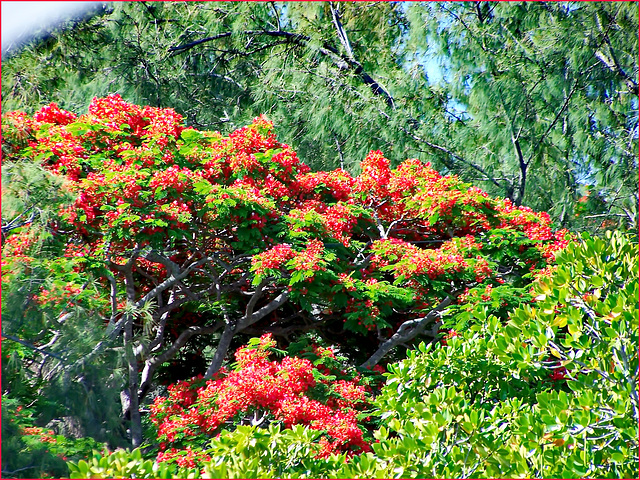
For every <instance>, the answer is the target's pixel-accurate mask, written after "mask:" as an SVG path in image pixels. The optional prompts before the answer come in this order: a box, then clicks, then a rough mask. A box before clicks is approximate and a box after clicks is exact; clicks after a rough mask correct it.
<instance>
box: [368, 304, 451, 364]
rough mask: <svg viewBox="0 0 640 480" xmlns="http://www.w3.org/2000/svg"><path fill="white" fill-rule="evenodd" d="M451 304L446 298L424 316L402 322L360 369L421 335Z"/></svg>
mask: <svg viewBox="0 0 640 480" xmlns="http://www.w3.org/2000/svg"><path fill="white" fill-rule="evenodd" d="M451 302H452V299H451V297H450V296H447V297H445V298H444V300H442V301H441V302H440V303H439V304H438V305H437V306H436V307H435V308H434V309H433V310H431V311H430V312H429V313H428V314H427V315H426V316H424V317H422V318H416V319H414V320H407V321H406V322H404V323H403V324H402V325H400V328H398V331H397V332H396V333H394V334H393V335H392V336H391V338H389V339H388V340H387V341H386V342H384V343H383V344H382V345H380V347H379V348H378V350H376V351H375V353H374V354H373V355H371V356H370V357H369V359H368V360H367V361H366V362H364V363H363V364H362V365H361V367H363V368H371V367H373V366H374V365H376V364H377V363H378V362H379V361H380V360H382V358H383V357H384V356H385V355H386V354H387V353H389V351H390V350H391V349H392V348H393V347H396V346H398V345H400V344H401V343H404V342H408V341H409V340H412V339H414V338H415V337H416V336H418V335H419V334H420V333H422V331H423V330H424V328H425V327H426V325H427V324H428V323H429V322H432V321H434V320H435V319H436V318H438V317H439V316H440V314H441V312H442V310H444V309H445V308H446V307H447V306H448V305H449V304H450V303H451Z"/></svg>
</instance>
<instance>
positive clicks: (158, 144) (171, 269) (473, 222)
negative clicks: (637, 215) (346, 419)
mask: <svg viewBox="0 0 640 480" xmlns="http://www.w3.org/2000/svg"><path fill="white" fill-rule="evenodd" d="M3 122H4V123H3V133H4V135H3V142H4V143H3V151H4V152H5V162H6V163H5V164H6V165H16V164H21V163H25V162H27V163H28V162H31V163H36V164H41V165H42V166H44V168H45V169H47V170H48V171H50V172H54V173H55V174H56V175H59V176H61V177H62V178H63V179H64V183H63V188H64V189H65V191H67V192H68V193H69V195H70V196H71V197H72V198H74V200H73V202H72V203H71V204H67V205H64V206H61V207H60V208H58V210H57V212H55V214H52V217H51V218H49V219H48V220H47V223H46V224H45V226H44V228H45V230H46V233H47V235H45V237H47V238H44V239H43V236H38V232H37V230H38V229H37V228H36V225H35V224H33V223H31V224H30V223H27V224H25V225H22V226H20V227H18V225H19V222H17V223H16V224H15V225H14V227H15V228H13V229H9V230H8V231H7V239H6V240H5V242H4V247H3V248H4V250H3V252H4V258H3V261H4V263H3V282H5V283H3V288H5V287H6V290H7V292H8V293H10V294H11V293H15V295H22V297H21V298H25V300H24V304H23V308H22V310H21V311H18V312H17V314H16V318H11V319H8V321H6V322H4V323H3V336H5V338H7V339H14V341H21V342H23V343H22V344H23V345H24V342H27V344H28V345H31V346H32V347H33V348H34V349H35V351H36V352H37V353H38V354H43V355H44V354H48V355H49V354H51V353H53V354H54V355H57V356H58V357H59V360H60V361H61V362H62V363H64V362H65V361H66V362H67V363H68V360H69V359H68V358H67V359H66V360H65V355H66V352H68V350H67V346H65V345H63V344H61V343H60V342H59V340H60V338H61V337H60V334H59V333H56V332H59V331H60V330H62V329H64V328H65V325H66V324H68V323H71V322H70V319H72V318H75V319H78V318H82V319H83V321H84V322H85V323H87V324H89V325H93V326H97V327H99V326H100V325H102V326H103V334H102V338H99V340H96V341H95V343H94V344H93V346H92V348H91V351H89V352H87V353H86V354H85V355H83V356H81V357H80V358H76V359H75V360H74V363H78V362H80V363H83V364H85V363H91V362H92V360H93V359H94V358H98V356H99V355H102V354H103V353H104V352H106V351H113V350H112V349H113V348H116V347H114V346H117V345H121V347H117V348H122V350H120V351H121V358H123V359H125V360H126V369H127V372H128V385H127V388H125V389H124V391H123V395H122V402H123V407H124V409H125V411H126V414H127V417H130V419H131V438H132V443H133V445H134V446H138V445H140V443H141V442H142V428H141V417H140V415H141V414H140V402H142V401H143V400H144V399H145V397H146V395H147V394H148V393H149V391H150V390H151V389H152V388H153V387H154V385H155V383H154V382H155V380H156V374H157V373H159V372H160V371H165V372H166V371H167V370H170V365H169V366H167V363H170V362H174V363H178V364H179V365H181V367H182V371H181V372H180V373H179V374H178V375H177V377H178V378H176V375H174V377H173V378H172V379H173V380H176V379H179V378H185V377H188V376H192V375H195V374H197V373H202V374H204V375H205V377H206V378H211V377H212V376H213V375H214V374H215V373H216V372H218V371H219V369H220V368H221V367H222V366H223V364H224V362H225V359H226V358H227V354H228V352H229V351H230V348H231V347H232V346H233V345H238V344H239V343H238V342H242V339H244V338H246V336H255V335H257V334H263V333H272V334H273V335H274V336H275V337H276V338H278V339H280V341H281V342H283V344H284V345H286V344H288V343H289V342H291V341H292V340H294V339H297V338H299V337H300V335H302V334H304V333H305V332H306V333H310V332H311V333H313V334H314V335H316V336H318V337H319V338H320V339H322V340H323V341H324V342H325V343H326V344H329V345H335V346H336V348H338V350H339V351H341V352H342V353H344V354H345V355H347V356H348V357H349V358H350V362H351V363H352V364H353V365H360V366H362V367H368V368H370V367H373V366H374V365H376V364H378V363H379V362H380V361H381V360H383V359H392V358H397V357H394V355H396V356H397V355H398V354H400V353H401V352H402V349H405V348H407V347H408V346H410V345H411V344H412V342H414V340H415V339H417V338H420V337H422V338H425V337H426V338H431V339H433V338H436V337H437V336H438V330H439V329H440V326H441V322H440V318H441V317H442V316H443V315H444V314H445V312H454V311H457V310H456V309H455V308H453V305H454V304H456V302H464V301H466V299H467V298H468V297H469V296H472V297H473V296H474V295H484V296H489V297H490V298H492V300H493V301H495V302H496V303H495V308H494V307H491V306H489V308H490V309H491V308H492V309H493V310H494V311H498V310H499V308H500V307H501V306H504V304H506V303H508V302H510V301H513V296H514V291H516V290H514V289H522V288H523V287H525V286H526V285H527V283H528V282H529V281H530V277H531V273H532V271H534V270H535V269H539V268H542V267H544V266H545V265H546V264H547V262H548V261H549V260H552V259H553V258H554V255H555V252H556V251H557V250H558V249H560V248H562V247H563V246H564V245H566V243H567V241H568V237H567V232H566V231H559V232H555V233H554V232H553V231H552V229H551V228H550V223H551V222H550V218H549V216H548V215H547V214H546V213H535V212H533V211H532V210H531V209H529V208H527V207H516V206H515V205H514V204H513V203H512V202H511V201H510V200H504V199H495V198H492V197H490V196H489V195H487V194H486V193H484V192H483V191H481V190H480V189H478V188H475V187H472V186H471V185H469V184H466V183H464V182H462V181H461V180H460V179H458V178H457V177H455V176H441V175H440V174H438V172H436V171H435V170H434V169H433V168H432V167H431V166H430V165H429V164H428V163H423V162H420V161H418V160H407V161H405V162H403V163H402V164H400V165H399V166H398V167H397V168H395V169H391V168H390V162H389V160H388V159H386V158H385V157H384V156H383V154H382V153H381V152H379V151H373V152H371V153H370V154H369V155H367V157H366V158H365V159H364V161H363V162H362V165H361V172H362V173H361V174H360V175H358V176H356V177H353V176H351V175H350V174H349V173H347V172H346V171H344V170H341V169H337V170H334V171H330V172H311V171H310V170H309V168H308V167H307V166H306V165H305V164H303V163H301V162H300V161H299V159H298V158H297V156H296V153H295V151H294V150H293V149H292V148H291V147H289V146H288V145H286V144H283V143H280V142H279V141H278V140H277V139H276V137H275V134H274V132H273V128H272V127H273V126H272V124H271V123H270V122H269V121H268V120H267V119H266V118H264V117H259V118H256V119H255V120H254V122H253V123H252V124H251V125H249V126H247V127H244V128H241V129H239V130H237V131H235V132H233V133H232V134H230V135H229V136H228V137H225V136H222V135H221V134H219V133H217V132H200V131H197V130H195V129H193V128H185V127H184V125H183V119H182V117H181V116H180V115H179V114H177V113H176V112H175V111H173V110H171V109H160V108H156V107H139V106H136V105H133V104H130V103H127V102H125V101H124V100H123V99H122V98H121V97H120V96H118V95H110V96H108V97H106V98H96V99H94V100H93V101H92V103H91V104H90V106H89V109H88V113H86V114H84V115H80V116H76V115H75V114H74V113H71V112H68V111H65V110H62V109H60V108H58V107H57V106H56V105H55V104H51V105H48V106H45V107H43V108H42V109H41V110H39V111H38V112H37V113H36V114H35V115H34V116H33V117H31V116H29V115H26V114H24V113H20V112H12V113H9V114H7V115H5V116H4V117H3ZM38 248H39V250H37V249H38ZM36 271H37V272H38V274H37V276H31V273H32V272H36ZM12 285H13V287H12ZM15 285H20V286H21V287H20V288H17V287H15ZM12 288H13V290H12ZM523 295H525V296H524V298H528V297H527V296H526V295H527V294H526V293H523ZM12 298H15V297H12V295H8V298H7V300H6V301H7V302H11V301H12V300H11V299H12ZM483 298H484V297H483ZM4 301H5V298H4V296H3V302H4ZM450 306H451V307H452V308H451V310H448V308H449V307H450ZM33 311H37V312H38V311H42V312H46V315H47V316H48V318H49V319H50V322H51V323H50V325H53V326H54V327H55V328H51V329H50V330H47V329H46V328H45V329H43V331H42V332H41V334H40V336H39V337H37V338H33V339H29V338H21V336H20V335H21V332H24V331H25V330H21V329H22V328H23V325H24V322H23V321H22V318H24V315H25V314H26V313H28V312H33ZM44 346H46V348H45V347H44ZM167 367H169V368H167ZM61 368H62V367H61Z"/></svg>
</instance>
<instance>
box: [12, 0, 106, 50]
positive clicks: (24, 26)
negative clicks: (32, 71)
mask: <svg viewBox="0 0 640 480" xmlns="http://www.w3.org/2000/svg"><path fill="white" fill-rule="evenodd" d="M99 3H102V2H22V1H5V0H2V2H1V5H0V8H1V9H2V12H1V13H2V30H1V31H2V52H3V53H4V52H5V51H6V50H7V49H9V48H10V47H11V46H13V45H16V44H19V43H20V42H22V41H25V40H28V39H29V38H31V37H33V36H34V35H35V34H37V33H38V31H40V30H41V29H47V28H51V27H53V26H55V25H56V24H57V23H59V22H60V21H61V20H64V19H65V18H69V17H72V16H74V15H75V14H77V13H81V12H83V11H85V10H87V9H88V8H90V7H91V6H92V5H95V4H99Z"/></svg>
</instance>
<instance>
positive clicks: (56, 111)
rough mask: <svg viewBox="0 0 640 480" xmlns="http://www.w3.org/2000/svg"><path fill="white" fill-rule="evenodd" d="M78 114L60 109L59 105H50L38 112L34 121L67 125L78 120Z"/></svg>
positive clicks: (34, 116)
mask: <svg viewBox="0 0 640 480" xmlns="http://www.w3.org/2000/svg"><path fill="white" fill-rule="evenodd" d="M76 118H77V117H76V114H75V113H73V112H67V111H66V110H62V109H61V108H59V107H58V104H57V103H50V104H49V105H46V106H44V107H42V108H41V109H40V110H38V111H37V112H36V113H35V114H34V115H33V119H34V120H35V121H36V122H40V123H55V124H58V125H67V124H68V123H71V122H73V121H74V120H75V119H76Z"/></svg>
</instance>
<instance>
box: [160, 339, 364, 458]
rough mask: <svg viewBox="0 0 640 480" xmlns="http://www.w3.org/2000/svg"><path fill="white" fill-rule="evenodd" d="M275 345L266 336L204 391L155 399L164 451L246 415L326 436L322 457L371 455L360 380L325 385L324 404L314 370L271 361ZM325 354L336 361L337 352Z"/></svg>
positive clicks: (299, 361) (183, 387)
mask: <svg viewBox="0 0 640 480" xmlns="http://www.w3.org/2000/svg"><path fill="white" fill-rule="evenodd" d="M274 345H275V342H274V340H273V339H272V337H271V336H270V334H268V335H263V336H262V337H261V339H260V343H259V344H258V345H256V346H255V347H244V348H240V349H239V350H238V351H237V352H236V360H237V367H236V369H235V370H233V371H231V372H222V373H220V374H219V375H218V376H217V378H216V379H215V380H210V381H208V382H206V384H205V385H204V386H199V387H198V386H197V385H198V384H199V383H201V381H200V379H194V380H192V381H190V382H180V383H179V384H177V385H174V386H171V387H169V397H168V398H165V397H158V398H156V400H155V401H154V403H153V405H152V407H151V419H152V421H153V423H154V424H155V425H156V426H157V427H158V439H159V440H160V441H161V442H162V444H161V449H162V450H165V449H166V448H167V446H168V445H174V448H175V445H180V444H181V443H182V442H183V441H187V442H188V441H189V440H190V439H193V438H195V437H197V436H198V435H204V436H205V437H207V436H209V435H212V434H215V433H216V432H219V429H220V428H221V427H222V426H223V425H226V424H228V423H229V421H234V422H238V421H242V419H243V418H244V417H245V416H246V415H254V416H256V418H259V417H261V416H264V417H267V418H269V419H271V420H272V421H281V422H282V423H283V424H284V426H285V427H291V426H292V425H296V424H302V425H307V426H309V427H310V428H312V429H315V430H321V431H323V432H324V433H323V441H322V444H321V448H320V449H319V451H318V454H319V455H325V454H328V453H331V452H337V451H346V452H351V453H357V452H360V451H368V450H369V445H368V444H367V442H366V441H365V440H364V438H363V431H362V429H361V427H359V426H358V418H357V414H358V412H359V411H360V410H361V409H362V408H363V407H365V406H366V405H367V404H368V399H367V395H366V391H365V387H364V386H362V385H359V384H358V377H356V378H354V379H353V380H345V379H342V380H338V381H337V382H334V383H333V384H328V383H327V382H326V381H320V383H322V384H323V385H325V388H327V389H328V392H329V398H328V400H327V401H326V403H322V402H321V401H320V400H318V399H314V398H313V396H312V388H313V387H316V385H317V384H318V382H317V381H316V380H315V378H314V370H315V367H314V366H313V364H312V363H311V362H310V361H309V360H307V359H303V358H297V357H284V358H283V359H282V361H281V362H277V361H269V358H268V357H269V348H271V347H272V346H274ZM321 353H322V354H323V356H325V357H332V356H333V352H327V351H324V350H323V351H321ZM166 455H167V454H164V453H161V454H160V456H159V457H158V460H159V461H162V460H165V459H166ZM175 455H176V450H171V453H170V454H169V456H170V458H174V457H175ZM187 458H192V457H187Z"/></svg>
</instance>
